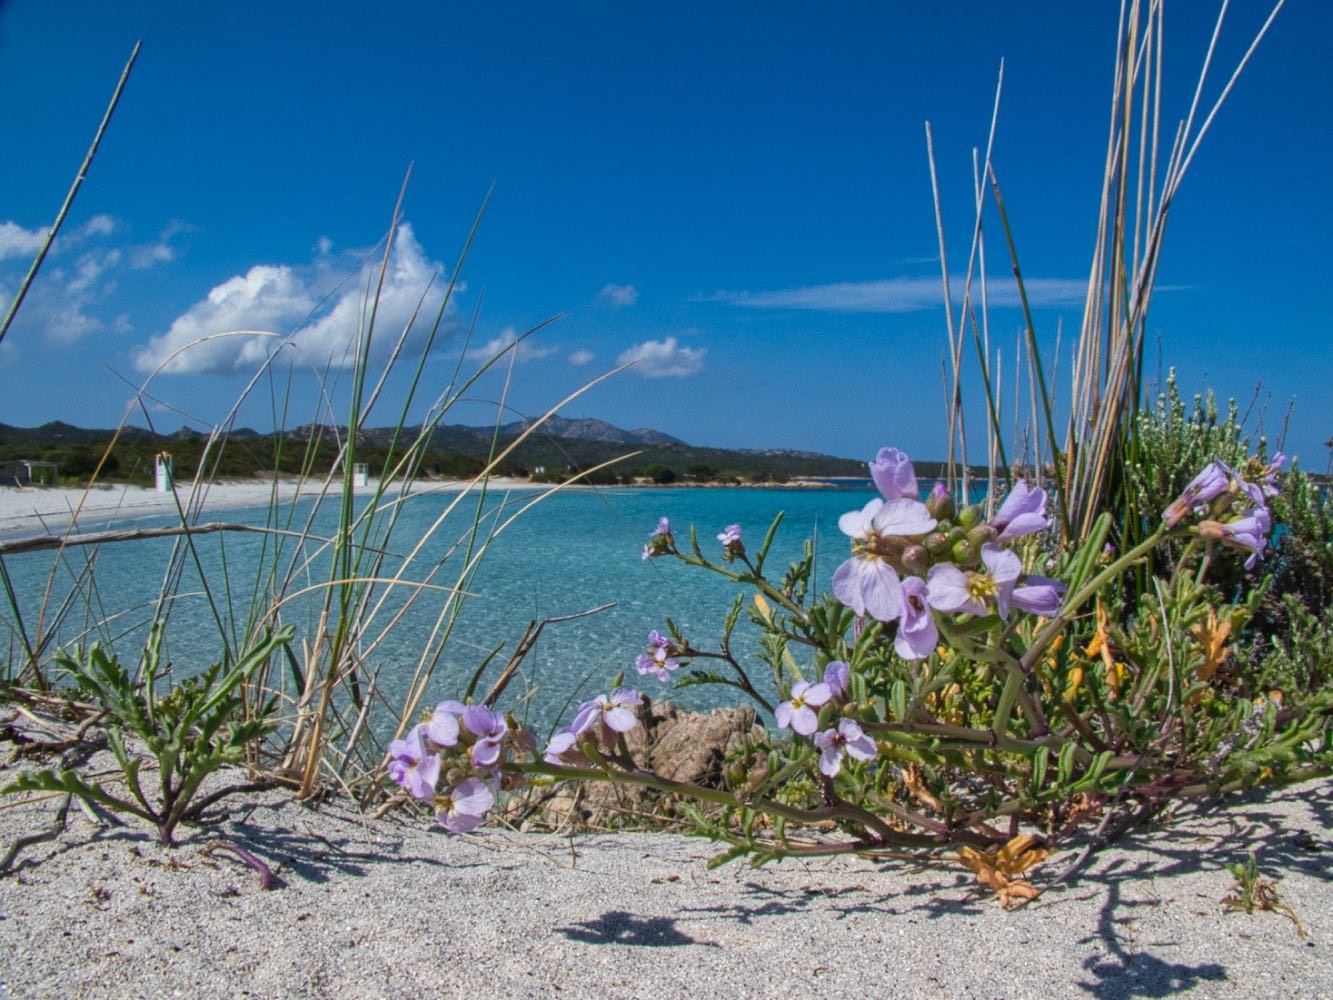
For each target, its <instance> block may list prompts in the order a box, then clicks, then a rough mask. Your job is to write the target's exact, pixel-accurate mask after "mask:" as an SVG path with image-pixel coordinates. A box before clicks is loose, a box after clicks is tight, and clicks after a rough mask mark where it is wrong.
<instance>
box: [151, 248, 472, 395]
mask: <svg viewBox="0 0 1333 1000" xmlns="http://www.w3.org/2000/svg"><path fill="white" fill-rule="evenodd" d="M367 266H373V267H378V263H377V262H376V263H372V264H369V265H367ZM440 270H441V267H440V265H439V264H438V263H435V262H433V261H431V260H429V259H428V258H427V257H426V254H425V251H424V250H423V249H422V247H421V244H420V243H418V242H417V239H416V236H415V235H414V234H413V232H412V227H411V225H409V224H408V223H403V224H402V225H400V226H399V227H398V230H397V232H396V233H395V234H394V240H393V248H392V252H391V253H390V255H389V268H388V271H387V272H386V274H385V280H384V286H383V288H382V289H381V292H380V297H379V304H378V308H377V310H376V319H375V323H376V327H375V339H374V341H373V342H372V349H371V357H372V360H375V361H380V360H383V359H384V358H385V357H386V356H387V355H388V353H389V351H390V350H391V349H392V348H393V345H394V344H395V343H396V342H397V340H398V337H399V335H400V334H401V332H402V331H403V330H404V329H405V328H406V327H407V326H408V324H409V322H410V321H411V317H412V314H413V312H414V311H415V310H417V308H418V305H420V313H419V315H418V317H417V320H416V322H415V323H413V324H412V329H411V332H410V333H409V335H408V346H409V347H411V346H416V345H419V344H420V343H421V341H422V340H423V339H424V337H425V336H426V335H427V333H428V332H429V329H430V326H431V324H432V323H433V322H434V317H435V315H436V314H437V313H438V311H439V308H440V304H441V302H442V301H443V296H444V288H443V287H442V283H441V282H439V281H437V280H436V277H437V275H438V273H439V271H440ZM335 279H336V275H335V273H334V269H332V268H330V267H328V266H326V265H325V264H323V263H321V265H320V266H318V267H306V268H296V267H292V266H290V265H285V264H284V265H271V264H261V265H257V266H255V267H252V268H250V270H249V271H247V272H246V273H245V274H244V275H237V276H235V277H232V278H229V279H228V280H226V281H224V282H223V283H222V284H220V285H218V286H217V287H216V288H214V289H213V290H212V291H210V292H209V293H208V295H207V296H206V297H205V298H203V299H201V300H200V301H198V302H196V303H195V304H194V305H192V306H191V307H190V308H189V309H187V310H186V311H185V312H184V313H182V314H181V315H180V316H178V317H176V319H175V320H174V321H173V322H172V324H171V326H170V328H169V329H168V330H167V332H166V333H163V334H161V335H159V336H156V337H153V338H152V339H151V340H150V341H149V342H148V344H147V345H146V346H145V347H143V348H142V349H141V350H140V351H139V352H138V353H137V354H136V356H135V365H136V367H137V368H139V370H141V371H153V370H155V369H157V368H158V367H159V366H160V365H165V367H164V368H163V371H165V372H170V373H174V374H195V373H205V372H206V373H213V374H225V373H229V372H242V371H251V370H253V369H254V368H255V366H256V365H258V364H259V363H261V362H262V361H264V359H266V358H267V357H268V356H269V355H271V354H272V353H273V352H274V351H275V350H277V349H278V347H279V346H280V345H283V346H289V347H291V348H293V349H295V351H296V352H298V355H299V357H300V358H301V360H302V361H303V362H304V363H306V364H310V365H314V366H316V367H323V366H324V365H326V364H332V365H333V366H334V367H343V368H345V367H351V365H352V364H353V363H354V362H355V357H354V353H355V352H354V350H353V346H354V345H355V343H356V340H357V336H358V334H359V333H360V332H361V330H362V329H363V327H364V323H365V320H366V317H367V315H368V313H369V303H368V302H367V300H366V295H367V292H366V282H365V281H364V280H357V279H353V280H350V281H345V282H343V283H342V284H341V285H338V286H337V287H336V289H334V290H332V291H331V290H330V289H331V287H332V286H331V283H332V282H334V281H335ZM423 296H424V300H423ZM451 310H452V307H451ZM217 334H227V336H222V337H218V336H214V335H217ZM209 337H211V338H212V339H209V340H204V339H203V338H209ZM191 345H194V346H191Z"/></svg>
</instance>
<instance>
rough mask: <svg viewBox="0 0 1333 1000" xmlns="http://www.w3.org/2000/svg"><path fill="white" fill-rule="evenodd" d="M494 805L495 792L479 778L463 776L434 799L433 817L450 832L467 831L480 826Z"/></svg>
mask: <svg viewBox="0 0 1333 1000" xmlns="http://www.w3.org/2000/svg"><path fill="white" fill-rule="evenodd" d="M493 805H495V794H494V793H493V792H492V791H491V790H490V788H489V787H488V786H487V784H486V782H484V781H482V780H481V779H480V778H464V779H463V780H462V781H460V782H459V783H458V784H457V785H455V786H454V787H453V788H451V789H449V791H448V792H447V793H446V794H444V795H442V796H440V797H439V798H437V799H436V800H435V819H436V821H438V822H439V824H440V826H442V827H444V828H445V829H446V830H448V831H449V832H450V833H468V832H469V831H471V830H475V829H476V828H477V827H479V826H481V824H482V823H483V822H485V820H486V813H488V812H489V811H490V808H491V806H493Z"/></svg>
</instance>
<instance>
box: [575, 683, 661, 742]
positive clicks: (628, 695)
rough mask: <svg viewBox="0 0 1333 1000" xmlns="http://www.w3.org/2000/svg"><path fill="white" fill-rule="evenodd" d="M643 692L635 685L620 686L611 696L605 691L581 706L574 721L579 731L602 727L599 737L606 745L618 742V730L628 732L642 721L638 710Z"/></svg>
mask: <svg viewBox="0 0 1333 1000" xmlns="http://www.w3.org/2000/svg"><path fill="white" fill-rule="evenodd" d="M642 704H643V695H641V694H639V692H638V691H635V690H634V689H633V688H629V687H618V688H616V689H615V690H614V691H612V692H611V694H610V696H607V695H604V694H601V695H598V696H597V697H596V698H594V699H593V700H592V701H585V702H584V703H583V704H582V705H580V706H579V710H578V713H577V714H576V715H575V716H574V721H573V723H572V724H571V725H570V729H572V730H573V731H574V732H575V733H577V734H579V735H582V734H583V733H584V732H585V731H586V730H588V729H591V728H593V727H594V726H596V727H598V739H599V741H600V742H601V744H602V745H603V746H614V745H615V735H614V734H616V733H628V732H629V731H630V730H631V729H633V728H634V727H635V726H637V725H638V724H639V716H638V712H637V711H635V710H636V709H637V708H639V707H640V706H641V705H642Z"/></svg>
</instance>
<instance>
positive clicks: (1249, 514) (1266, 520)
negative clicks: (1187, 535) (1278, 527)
mask: <svg viewBox="0 0 1333 1000" xmlns="http://www.w3.org/2000/svg"><path fill="white" fill-rule="evenodd" d="M1272 528H1273V518H1272V515H1270V514H1269V513H1268V508H1267V507H1251V508H1250V509H1249V510H1247V511H1246V512H1245V513H1244V515H1242V516H1241V517H1238V518H1237V519H1236V520H1234V521H1227V522H1225V523H1223V522H1221V521H1200V522H1199V537H1200V538H1207V539H1209V540H1212V541H1220V542H1221V543H1222V544H1223V545H1229V546H1231V547H1232V548H1233V549H1240V550H1242V551H1244V552H1248V553H1249V554H1250V557H1249V558H1248V559H1246V560H1245V568H1246V569H1254V565H1255V563H1257V562H1258V561H1259V560H1260V559H1262V558H1263V555H1264V552H1265V550H1266V549H1267V548H1268V533H1269V532H1270V531H1271V530H1272Z"/></svg>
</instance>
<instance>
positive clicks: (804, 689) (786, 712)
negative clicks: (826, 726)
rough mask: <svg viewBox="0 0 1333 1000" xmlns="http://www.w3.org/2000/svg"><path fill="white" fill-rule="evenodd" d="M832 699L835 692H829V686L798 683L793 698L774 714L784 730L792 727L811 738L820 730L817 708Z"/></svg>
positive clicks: (793, 690) (793, 688)
mask: <svg viewBox="0 0 1333 1000" xmlns="http://www.w3.org/2000/svg"><path fill="white" fill-rule="evenodd" d="M832 697H833V692H832V691H830V690H829V687H828V685H827V684H822V683H821V684H811V683H809V682H808V681H797V682H796V683H795V684H793V685H792V689H791V698H790V699H789V700H787V701H784V702H782V703H780V704H779V705H778V707H777V710H776V711H775V712H774V713H773V714H774V715H775V716H776V717H777V720H778V725H779V726H781V727H782V728H783V729H787V728H789V727H790V728H791V729H793V730H795V731H796V732H798V733H800V734H801V735H802V736H809V735H810V734H811V733H813V732H814V731H815V730H816V729H818V728H819V717H818V716H817V715H815V708H818V707H819V706H820V705H822V704H824V703H825V702H827V701H828V700H829V699H830V698H832ZM811 706H814V708H812V707H811Z"/></svg>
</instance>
